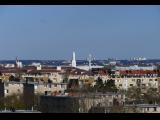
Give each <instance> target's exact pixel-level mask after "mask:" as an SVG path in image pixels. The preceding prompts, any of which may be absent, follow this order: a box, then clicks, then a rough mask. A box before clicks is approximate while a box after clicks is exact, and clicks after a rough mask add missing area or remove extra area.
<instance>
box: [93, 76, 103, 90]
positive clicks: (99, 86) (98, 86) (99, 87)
mask: <svg viewBox="0 0 160 120" xmlns="http://www.w3.org/2000/svg"><path fill="white" fill-rule="evenodd" d="M94 88H95V90H96V91H98V92H101V91H103V88H104V84H103V80H102V79H101V78H100V77H98V79H97V80H96V84H95V86H94Z"/></svg>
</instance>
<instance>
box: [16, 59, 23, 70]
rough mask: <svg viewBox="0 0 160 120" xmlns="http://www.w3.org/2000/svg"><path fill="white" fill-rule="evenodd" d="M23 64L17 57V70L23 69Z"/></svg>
mask: <svg viewBox="0 0 160 120" xmlns="http://www.w3.org/2000/svg"><path fill="white" fill-rule="evenodd" d="M22 66H23V65H22V62H20V61H19V60H18V57H16V67H17V68H22Z"/></svg>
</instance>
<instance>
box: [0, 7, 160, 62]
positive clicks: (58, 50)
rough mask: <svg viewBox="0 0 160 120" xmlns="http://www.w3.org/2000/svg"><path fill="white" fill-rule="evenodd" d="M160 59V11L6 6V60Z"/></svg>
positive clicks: (2, 23)
mask: <svg viewBox="0 0 160 120" xmlns="http://www.w3.org/2000/svg"><path fill="white" fill-rule="evenodd" d="M72 51H75V52H76V59H86V58H87V57H88V55H89V54H92V56H93V57H95V58H96V59H107V58H118V59H128V58H131V57H146V58H160V53H159V52H160V6H156V5H155V6H151V5H150V6H147V5H145V6H140V5H138V6H136V5H133V6H131V5H124V6H120V5H114V6H113V5H99V6H98V5H46V6H45V5H39V6H38V5H37V6H34V5H31V6H29V5H26V6H25V5H24V6H21V5H17V6H9V5H8V6H4V5H3V6H0V59H1V60H2V59H15V58H16V56H18V57H19V58H20V59H49V60H50V59H51V60H52V59H66V60H67V59H71V58H72Z"/></svg>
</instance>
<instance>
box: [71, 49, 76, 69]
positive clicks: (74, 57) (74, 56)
mask: <svg viewBox="0 0 160 120" xmlns="http://www.w3.org/2000/svg"><path fill="white" fill-rule="evenodd" d="M72 67H76V54H75V52H73V58H72Z"/></svg>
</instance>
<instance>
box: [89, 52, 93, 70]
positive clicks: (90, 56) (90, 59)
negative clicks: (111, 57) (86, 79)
mask: <svg viewBox="0 0 160 120" xmlns="http://www.w3.org/2000/svg"><path fill="white" fill-rule="evenodd" d="M91 61H92V55H91V54H89V58H88V62H89V70H91Z"/></svg>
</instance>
